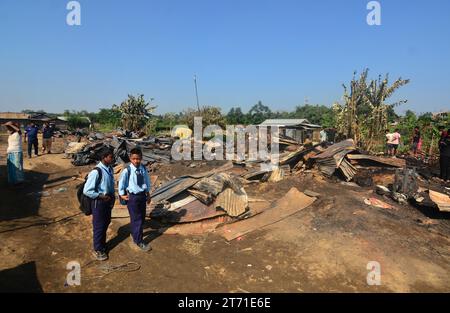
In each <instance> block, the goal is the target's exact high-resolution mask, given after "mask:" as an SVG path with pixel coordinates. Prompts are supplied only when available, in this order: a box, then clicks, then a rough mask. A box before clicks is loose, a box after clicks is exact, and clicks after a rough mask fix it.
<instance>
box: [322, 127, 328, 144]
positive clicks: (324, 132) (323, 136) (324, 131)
mask: <svg viewBox="0 0 450 313" xmlns="http://www.w3.org/2000/svg"><path fill="white" fill-rule="evenodd" d="M327 141H328V135H327V132H326V130H325V129H322V130H321V131H320V142H321V143H322V142H327Z"/></svg>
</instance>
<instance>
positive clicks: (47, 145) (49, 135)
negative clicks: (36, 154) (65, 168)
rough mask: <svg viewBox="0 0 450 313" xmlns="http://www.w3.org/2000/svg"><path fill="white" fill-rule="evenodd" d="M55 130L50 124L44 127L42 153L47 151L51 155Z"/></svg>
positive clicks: (45, 124) (46, 123)
mask: <svg viewBox="0 0 450 313" xmlns="http://www.w3.org/2000/svg"><path fill="white" fill-rule="evenodd" d="M53 134H54V129H53V126H52V125H50V124H49V123H48V122H45V123H44V127H43V128H42V153H44V152H45V151H47V153H48V154H51V153H52V151H51V149H52V141H53Z"/></svg>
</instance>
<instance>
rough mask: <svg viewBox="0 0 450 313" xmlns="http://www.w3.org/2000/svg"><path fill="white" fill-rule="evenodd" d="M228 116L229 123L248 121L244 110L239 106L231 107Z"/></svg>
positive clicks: (238, 123) (235, 123)
mask: <svg viewBox="0 0 450 313" xmlns="http://www.w3.org/2000/svg"><path fill="white" fill-rule="evenodd" d="M226 118H227V123H228V124H232V125H240V124H245V123H246V120H245V114H244V113H242V110H241V108H239V107H236V108H231V109H230V111H229V112H228V114H227V116H226Z"/></svg>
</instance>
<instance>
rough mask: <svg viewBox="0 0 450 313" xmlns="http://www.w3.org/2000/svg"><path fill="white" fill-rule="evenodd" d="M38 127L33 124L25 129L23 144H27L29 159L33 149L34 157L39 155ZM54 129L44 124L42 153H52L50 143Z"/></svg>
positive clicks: (46, 123) (52, 139)
mask: <svg viewBox="0 0 450 313" xmlns="http://www.w3.org/2000/svg"><path fill="white" fill-rule="evenodd" d="M38 133H39V127H38V126H37V125H36V124H35V123H33V122H32V123H30V124H28V126H27V127H26V128H25V142H28V147H27V148H28V149H27V150H28V151H27V152H28V157H29V158H31V156H32V154H31V152H32V150H33V148H34V155H35V156H38V155H39V148H38V147H39V140H38ZM54 133H55V128H54V126H53V125H51V124H49V123H48V122H45V123H44V125H43V126H42V153H44V152H47V153H49V154H50V153H52V151H51V149H52V142H53V141H54V137H53V136H54Z"/></svg>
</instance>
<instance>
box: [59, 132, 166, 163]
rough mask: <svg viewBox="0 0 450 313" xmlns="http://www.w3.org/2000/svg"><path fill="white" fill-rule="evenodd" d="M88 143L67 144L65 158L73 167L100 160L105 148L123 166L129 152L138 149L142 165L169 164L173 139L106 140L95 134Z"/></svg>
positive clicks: (104, 137) (127, 160) (126, 161)
mask: <svg viewBox="0 0 450 313" xmlns="http://www.w3.org/2000/svg"><path fill="white" fill-rule="evenodd" d="M88 139H89V142H69V143H68V144H67V147H66V149H65V151H64V152H65V154H66V157H68V158H72V164H73V165H75V166H82V165H88V164H92V163H95V162H98V161H99V160H100V157H99V154H100V152H101V151H103V150H104V149H105V148H109V149H112V150H113V151H114V157H115V160H116V162H118V163H119V164H124V163H128V162H130V160H129V157H128V155H129V152H130V150H131V149H133V148H135V147H139V148H140V149H141V150H142V152H143V162H144V164H145V165H146V164H148V163H152V162H170V148H171V146H172V143H173V139H172V138H170V137H153V136H149V137H145V138H140V139H127V138H120V137H116V136H112V138H108V137H106V136H105V135H103V134H100V133H97V134H94V135H92V136H89V137H88Z"/></svg>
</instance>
